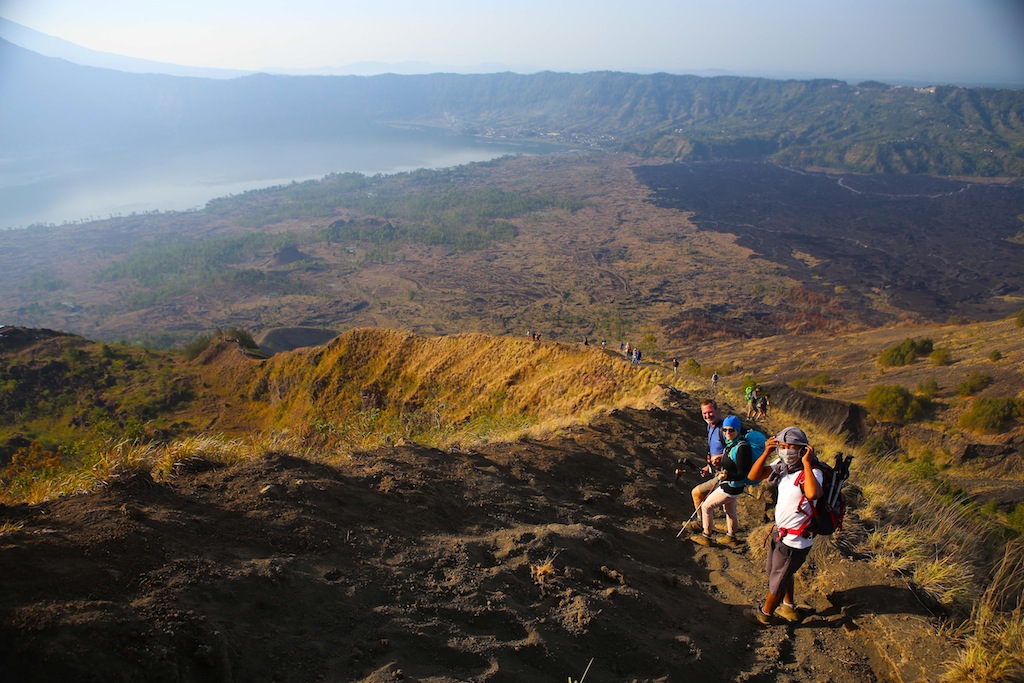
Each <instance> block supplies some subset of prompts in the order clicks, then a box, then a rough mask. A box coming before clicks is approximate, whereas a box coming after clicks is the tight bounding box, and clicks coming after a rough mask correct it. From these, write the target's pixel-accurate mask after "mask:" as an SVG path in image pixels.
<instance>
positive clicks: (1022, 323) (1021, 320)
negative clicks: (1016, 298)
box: [1017, 308, 1024, 327]
mask: <svg viewBox="0 0 1024 683" xmlns="http://www.w3.org/2000/svg"><path fill="white" fill-rule="evenodd" d="M1017 327H1024V308H1022V309H1020V313H1018V314H1017Z"/></svg>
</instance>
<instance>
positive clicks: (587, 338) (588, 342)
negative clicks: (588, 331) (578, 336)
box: [583, 337, 590, 346]
mask: <svg viewBox="0 0 1024 683" xmlns="http://www.w3.org/2000/svg"><path fill="white" fill-rule="evenodd" d="M583 345H584V346H590V337H583Z"/></svg>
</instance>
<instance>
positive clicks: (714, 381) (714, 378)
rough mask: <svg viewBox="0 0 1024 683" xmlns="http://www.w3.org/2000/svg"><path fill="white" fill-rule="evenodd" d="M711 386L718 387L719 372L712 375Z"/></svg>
mask: <svg viewBox="0 0 1024 683" xmlns="http://www.w3.org/2000/svg"><path fill="white" fill-rule="evenodd" d="M711 386H713V387H717V386H718V373H717V372H716V373H714V374H712V375H711Z"/></svg>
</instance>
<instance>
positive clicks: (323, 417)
mask: <svg viewBox="0 0 1024 683" xmlns="http://www.w3.org/2000/svg"><path fill="white" fill-rule="evenodd" d="M211 353H213V354H215V355H219V354H221V353H222V351H218V350H216V349H213V350H211ZM207 362H208V363H210V362H212V361H211V359H209V358H208V359H207ZM214 364H217V363H215V362H214ZM230 366H231V367H232V368H233V370H234V373H235V374H234V377H233V379H232V380H231V381H232V382H233V384H234V386H235V387H236V389H235V391H236V392H237V393H238V394H239V395H242V396H245V397H247V398H248V399H249V401H250V403H249V406H248V413H249V416H250V419H252V420H255V421H256V422H257V423H259V424H261V425H263V426H264V427H265V428H271V429H284V428H287V429H295V430H299V431H302V432H303V433H304V434H305V435H306V436H307V437H309V438H312V437H318V438H319V440H320V441H321V442H322V443H324V444H325V445H326V444H333V445H339V446H341V447H343V448H354V447H371V446H374V445H379V444H384V443H389V442H392V441H395V440H397V439H402V438H405V439H413V440H416V441H420V442H423V443H428V444H432V445H439V446H448V445H451V444H453V443H460V442H473V441H477V440H482V439H488V440H490V439H499V440H502V439H507V438H514V437H515V436H516V435H517V434H522V433H524V432H526V431H527V430H528V429H544V428H545V426H546V425H547V426H550V425H553V424H557V423H559V422H561V421H563V420H575V419H583V418H585V417H586V416H589V415H591V414H593V412H594V411H597V410H601V409H609V408H612V407H615V406H620V405H626V404H630V405H635V404H638V403H639V404H641V405H643V404H644V403H646V402H647V401H648V397H649V395H650V393H651V392H652V390H654V388H655V387H656V385H657V382H658V379H659V374H658V373H656V372H655V371H652V370H651V369H648V368H643V367H639V368H636V367H632V366H630V365H628V364H627V363H626V362H625V361H624V360H623V359H622V358H621V357H619V356H618V355H617V354H610V353H607V352H604V351H602V350H600V349H597V348H593V347H584V346H582V345H571V344H569V345H567V344H557V343H547V342H543V343H539V342H534V341H530V340H527V339H525V338H523V339H518V338H513V339H510V338H500V337H491V336H487V335H482V334H464V335H454V336H450V337H424V336H419V335H415V334H412V333H408V332H401V331H397V330H382V329H358V330H352V331H350V332H348V333H346V334H344V335H342V336H340V337H338V338H337V339H335V340H334V342H332V343H331V344H330V345H328V346H327V347H323V348H316V349H299V350H297V351H295V352H292V353H289V354H279V355H277V356H274V357H273V358H271V359H270V360H268V361H266V362H265V363H263V364H262V365H261V367H260V368H258V369H256V370H252V369H251V368H246V367H244V366H242V365H239V364H237V363H234V362H231V363H230Z"/></svg>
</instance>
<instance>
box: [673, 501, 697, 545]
mask: <svg viewBox="0 0 1024 683" xmlns="http://www.w3.org/2000/svg"><path fill="white" fill-rule="evenodd" d="M702 507H704V503H703V502H702V503H701V504H700V505H698V506H697V509H696V510H694V511H693V514H692V515H690V518H689V519H688V520H686V521H685V522H683V528H682V529H680V530H679V533H678V534H676V538H679V537H680V536H682V535H683V532H684V531H686V525H687V524H689V523H690V522H692V521H693V520H694V518H695V517H696V516H697V513H698V512H700V509H701V508H702Z"/></svg>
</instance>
